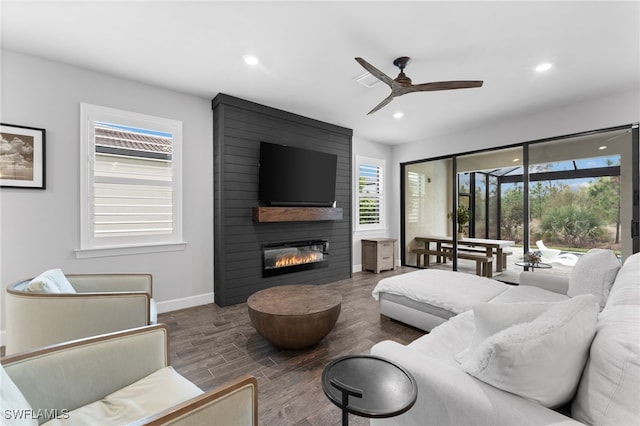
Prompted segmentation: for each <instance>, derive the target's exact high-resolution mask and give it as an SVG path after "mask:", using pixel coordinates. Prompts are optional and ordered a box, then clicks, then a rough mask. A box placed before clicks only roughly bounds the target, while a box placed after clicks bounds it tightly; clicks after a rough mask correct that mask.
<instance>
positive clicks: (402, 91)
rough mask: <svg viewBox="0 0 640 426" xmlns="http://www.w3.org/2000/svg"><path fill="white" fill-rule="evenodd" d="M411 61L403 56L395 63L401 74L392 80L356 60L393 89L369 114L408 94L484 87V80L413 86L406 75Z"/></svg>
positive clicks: (372, 67)
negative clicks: (405, 71)
mask: <svg viewBox="0 0 640 426" xmlns="http://www.w3.org/2000/svg"><path fill="white" fill-rule="evenodd" d="M410 59H411V58H409V57H408V56H401V57H399V58H396V59H395V60H394V61H393V65H395V66H396V67H398V68H399V69H400V74H398V76H397V77H396V78H395V79H391V77H389V76H387V75H386V74H385V73H383V72H382V71H380V70H379V69H377V68H376V67H374V66H373V65H371V64H370V63H369V62H367V61H365V60H364V59H362V58H356V61H358V63H359V64H360V65H362V67H363V68H364V69H366V70H367V71H369V72H370V73H371V75H373V76H374V77H376V78H377V79H378V80H380V81H382V82H383V83H385V84H386V85H387V86H389V87H390V88H391V94H390V95H389V96H387V97H386V98H385V99H384V100H383V101H382V102H380V103H379V104H378V105H377V106H376V107H375V108H374V109H372V110H371V111H369V113H368V114H373V113H374V112H376V111H378V110H379V109H380V108H382V107H384V106H385V105H387V104H388V103H389V102H391V101H392V100H393V98H395V97H397V96H402V95H406V94H407V93H413V92H430V91H435V90H451V89H467V88H470V87H481V86H482V83H483V81H482V80H462V81H436V82H433V83H423V84H411V79H410V78H409V77H407V76H406V75H405V74H404V69H405V67H406V66H407V64H408V63H409V60H410ZM368 114H367V115H368Z"/></svg>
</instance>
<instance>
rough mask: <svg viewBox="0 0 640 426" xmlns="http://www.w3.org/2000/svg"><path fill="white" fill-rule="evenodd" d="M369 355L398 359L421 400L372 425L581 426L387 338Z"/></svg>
mask: <svg viewBox="0 0 640 426" xmlns="http://www.w3.org/2000/svg"><path fill="white" fill-rule="evenodd" d="M371 354H372V355H377V356H381V357H384V358H387V359H390V360H393V361H395V362H397V363H398V364H400V365H402V366H403V367H404V368H406V369H407V370H408V371H409V372H410V373H411V374H412V375H413V376H414V378H415V379H416V382H417V384H418V399H417V401H416V403H415V405H414V406H413V408H411V409H410V410H409V411H407V412H406V413H404V414H401V415H400V416H397V417H394V418H392V419H388V420H387V419H380V420H378V419H372V420H371V425H372V426H375V425H386V424H388V425H400V424H406V425H417V424H419V425H425V426H427V425H434V426H445V425H467V424H468V425H471V424H473V425H477V426H481V425H486V426H493V425H518V424H531V425H534V424H535V425H579V424H580V423H578V422H575V421H574V420H572V419H571V418H569V417H566V416H564V415H562V414H560V413H557V412H555V411H553V410H550V409H548V408H545V407H543V406H541V405H539V404H536V403H534V402H531V401H529V400H527V399H525V398H521V397H519V396H517V395H515V394H512V393H509V392H505V391H502V390H500V389H498V388H495V387H493V386H490V385H488V384H486V383H483V382H481V381H479V380H477V379H475V378H474V377H472V376H470V375H469V374H467V373H465V372H464V371H462V370H460V369H458V368H456V367H455V366H453V365H450V364H447V363H444V362H442V361H439V360H437V359H433V358H430V357H428V356H427V355H424V354H421V353H420V352H418V351H416V350H413V349H411V348H409V347H407V346H403V345H400V344H398V343H396V342H392V341H384V342H381V343H378V344H376V345H374V346H373V347H372V348H371Z"/></svg>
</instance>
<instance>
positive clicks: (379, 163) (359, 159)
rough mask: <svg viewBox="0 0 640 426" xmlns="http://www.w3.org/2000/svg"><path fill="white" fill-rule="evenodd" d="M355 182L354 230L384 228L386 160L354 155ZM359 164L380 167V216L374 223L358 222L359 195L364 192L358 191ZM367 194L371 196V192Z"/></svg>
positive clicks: (381, 229)
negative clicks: (377, 221)
mask: <svg viewBox="0 0 640 426" xmlns="http://www.w3.org/2000/svg"><path fill="white" fill-rule="evenodd" d="M355 163H356V164H355V173H354V176H355V184H354V192H355V196H354V200H355V206H354V211H355V215H354V221H355V224H354V227H355V230H356V232H358V231H384V230H386V209H387V207H386V205H387V203H386V199H385V186H386V185H385V181H386V171H387V170H386V161H385V160H382V159H379V158H370V157H364V156H361V155H356V161H355ZM361 165H368V166H373V167H378V168H379V169H380V173H381V175H382V179H381V182H380V194H379V196H378V198H379V200H380V216H379V219H380V220H379V223H375V224H361V223H360V197H361V196H363V195H364V194H361V193H360V166H361ZM367 196H371V194H367Z"/></svg>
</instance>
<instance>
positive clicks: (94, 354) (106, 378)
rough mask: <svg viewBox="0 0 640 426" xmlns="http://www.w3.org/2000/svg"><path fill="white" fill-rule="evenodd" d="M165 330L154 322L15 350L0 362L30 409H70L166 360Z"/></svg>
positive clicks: (152, 369) (133, 380)
mask: <svg viewBox="0 0 640 426" xmlns="http://www.w3.org/2000/svg"><path fill="white" fill-rule="evenodd" d="M168 334H169V328H168V326H166V325H164V324H157V325H152V326H147V327H141V328H137V329H132V330H126V331H121V332H116V333H111V334H107V335H102V336H97V337H91V338H86V339H80V340H76V341H72V342H67V343H62V344H58V345H53V346H50V347H47V348H43V349H39V350H35V351H32V352H25V353H21V354H16V355H13V356H9V357H6V358H4V359H2V365H3V367H4V369H5V371H6V372H7V374H8V375H9V376H10V377H11V379H12V380H13V381H14V382H15V384H16V386H17V387H18V388H19V389H20V390H21V392H22V394H23V395H24V396H25V398H26V399H27V401H28V402H29V404H30V405H31V407H32V408H33V409H34V410H38V409H42V410H44V409H48V410H51V409H53V408H57V409H67V410H74V409H76V408H78V407H81V406H83V405H86V404H88V403H90V402H93V401H96V400H99V399H102V398H104V397H105V396H106V395H108V394H110V393H113V392H115V391H116V390H118V389H121V388H123V387H125V386H127V385H130V384H131V383H133V382H135V381H137V380H140V379H141V378H143V377H146V376H148V375H149V374H151V373H153V372H154V371H156V370H158V369H160V368H164V367H165V366H167V365H169V347H168V345H169V343H168V342H169V340H168ZM61 389H64V392H61V391H60V390H61Z"/></svg>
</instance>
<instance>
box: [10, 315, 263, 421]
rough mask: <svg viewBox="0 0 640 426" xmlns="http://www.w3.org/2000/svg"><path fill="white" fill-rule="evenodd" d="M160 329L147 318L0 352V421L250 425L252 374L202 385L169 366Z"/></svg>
mask: <svg viewBox="0 0 640 426" xmlns="http://www.w3.org/2000/svg"><path fill="white" fill-rule="evenodd" d="M168 334H169V328H168V327H167V326H166V325H164V324H157V325H150V326H146V327H140V328H136V329H132V330H126V331H120V332H116V333H111V334H106V335H102V336H96V337H91V338H86V339H79V340H76V341H73V342H68V343H62V344H58V345H54V346H50V347H48V348H44V349H38V350H36V351H32V352H25V353H21V354H17V355H13V356H9V357H6V358H4V359H2V366H1V367H0V383H1V384H2V386H1V387H0V415H1V417H0V418H1V420H0V423H1V424H2V425H7V426H13V425H16V426H18V425H20V426H27V425H28V426H37V425H38V424H46V425H47V426H56V425H60V426H65V425H66V426H70V425H124V424H129V425H131V424H135V425H146V424H153V425H165V424H166V425H169V424H170V425H213V424H220V425H225V426H226V425H243V426H244V425H246V426H256V425H257V424H258V406H257V381H256V379H255V377H252V376H245V377H242V378H240V379H238V380H236V381H233V382H230V383H226V384H224V385H222V386H220V387H218V388H215V389H212V390H210V391H207V392H203V391H202V390H200V389H199V388H198V387H197V386H196V385H194V384H193V383H191V382H190V381H188V380H187V379H186V378H184V377H183V376H181V375H180V374H178V373H177V372H176V371H175V370H174V369H173V368H172V367H170V366H169V335H168Z"/></svg>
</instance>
